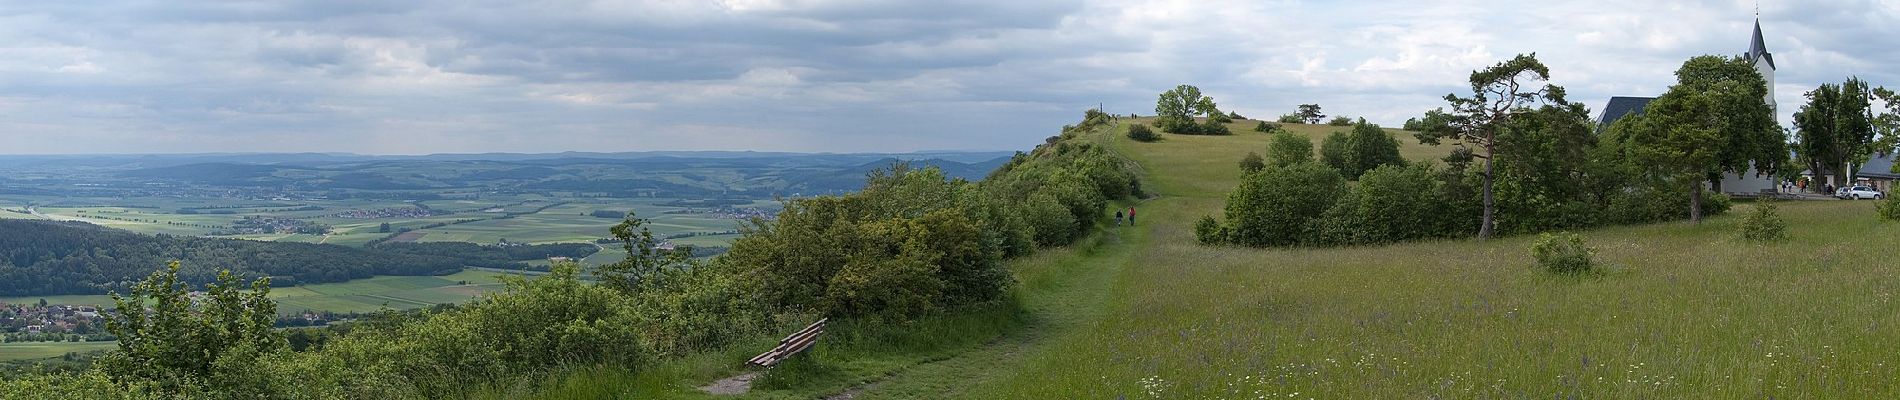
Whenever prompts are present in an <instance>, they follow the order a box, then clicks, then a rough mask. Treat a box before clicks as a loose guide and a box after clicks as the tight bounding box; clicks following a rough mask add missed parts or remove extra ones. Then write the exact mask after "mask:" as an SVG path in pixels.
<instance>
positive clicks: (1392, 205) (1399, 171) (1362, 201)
mask: <svg viewBox="0 0 1900 400" xmlns="http://www.w3.org/2000/svg"><path fill="white" fill-rule="evenodd" d="M1435 182H1436V180H1435V179H1433V171H1432V169H1431V167H1430V166H1429V165H1421V166H1397V165H1385V166H1380V167H1378V168H1374V169H1373V170H1372V171H1370V172H1366V175H1365V177H1364V178H1363V179H1360V180H1359V185H1357V186H1354V187H1352V188H1351V189H1350V190H1349V191H1348V192H1347V193H1346V194H1345V195H1344V196H1341V197H1340V199H1339V201H1338V202H1336V203H1333V206H1332V208H1329V209H1327V210H1326V213H1325V214H1323V215H1322V216H1321V217H1320V218H1319V219H1318V220H1315V221H1314V223H1313V227H1312V228H1313V229H1314V230H1315V231H1314V232H1312V236H1313V237H1314V240H1315V242H1316V244H1323V245H1357V244H1381V243H1392V242H1398V241H1403V240H1411V239H1419V238H1426V237H1433V236H1438V235H1440V234H1441V232H1438V226H1436V225H1437V224H1434V223H1432V221H1433V217H1434V215H1436V214H1437V213H1441V212H1446V211H1447V210H1446V207H1444V206H1443V205H1442V204H1441V202H1440V201H1439V197H1438V196H1437V193H1436V189H1437V188H1436V184H1435Z"/></svg>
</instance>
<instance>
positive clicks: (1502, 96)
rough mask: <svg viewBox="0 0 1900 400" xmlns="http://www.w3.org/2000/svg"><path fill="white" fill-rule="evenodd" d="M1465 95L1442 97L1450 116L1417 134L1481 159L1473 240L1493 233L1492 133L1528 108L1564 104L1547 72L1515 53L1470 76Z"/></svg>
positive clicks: (1494, 150)
mask: <svg viewBox="0 0 1900 400" xmlns="http://www.w3.org/2000/svg"><path fill="white" fill-rule="evenodd" d="M1470 81H1471V96H1470V97H1459V96H1458V95H1457V94H1447V95H1445V101H1447V102H1450V103H1451V112H1450V114H1451V115H1450V117H1448V118H1445V121H1443V123H1442V124H1439V125H1436V126H1429V127H1426V128H1428V129H1426V130H1424V131H1420V132H1419V133H1417V135H1416V136H1417V137H1418V141H1419V143H1423V144H1433V145H1435V144H1438V143H1440V142H1441V141H1443V140H1446V139H1450V140H1453V141H1455V142H1456V144H1457V145H1458V146H1460V147H1469V146H1476V147H1477V148H1479V149H1482V150H1483V152H1482V154H1479V153H1475V152H1474V153H1473V154H1472V156H1473V157H1477V158H1481V159H1484V169H1483V171H1480V172H1479V175H1480V176H1481V177H1483V178H1484V189H1483V190H1482V193H1483V197H1484V207H1483V210H1484V211H1483V214H1484V215H1483V219H1481V220H1480V223H1479V226H1478V238H1479V239H1488V238H1490V237H1491V235H1492V233H1493V232H1494V231H1495V230H1496V229H1497V200H1496V197H1495V194H1494V192H1495V190H1494V186H1495V182H1494V180H1495V179H1494V178H1495V176H1494V172H1495V170H1496V169H1495V167H1494V166H1493V164H1494V161H1496V160H1497V158H1498V157H1500V156H1508V155H1500V154H1498V151H1497V150H1498V144H1499V143H1498V141H1497V139H1498V131H1499V130H1500V129H1502V128H1503V127H1504V126H1506V125H1507V124H1509V123H1510V122H1511V119H1512V117H1513V116H1515V115H1517V114H1519V113H1523V112H1528V111H1529V110H1530V108H1531V106H1533V105H1537V104H1548V105H1568V104H1569V102H1567V101H1565V100H1564V89H1563V87H1561V86H1557V85H1552V84H1548V83H1547V82H1549V81H1550V67H1546V66H1544V63H1543V62H1541V61H1537V55H1536V54H1535V53H1532V54H1519V55H1518V56H1517V57H1515V58H1512V59H1510V60H1507V61H1504V62H1500V63H1498V64H1497V65H1493V66H1491V67H1490V68H1486V69H1484V70H1481V71H1472V72H1471V79H1470Z"/></svg>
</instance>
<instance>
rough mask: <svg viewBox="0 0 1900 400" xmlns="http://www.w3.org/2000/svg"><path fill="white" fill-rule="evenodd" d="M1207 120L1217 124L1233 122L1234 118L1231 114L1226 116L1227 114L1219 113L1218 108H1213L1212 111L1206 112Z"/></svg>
mask: <svg viewBox="0 0 1900 400" xmlns="http://www.w3.org/2000/svg"><path fill="white" fill-rule="evenodd" d="M1207 122H1213V123H1217V124H1230V123H1233V122H1234V118H1233V117H1232V116H1228V115H1227V114H1223V113H1221V112H1220V111H1219V110H1215V111H1214V112H1213V113H1211V114H1207Z"/></svg>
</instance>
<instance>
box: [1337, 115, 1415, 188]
mask: <svg viewBox="0 0 1900 400" xmlns="http://www.w3.org/2000/svg"><path fill="white" fill-rule="evenodd" d="M1342 164H1343V165H1344V166H1345V167H1346V168H1345V169H1342V170H1340V171H1339V173H1340V174H1341V175H1345V176H1346V179H1347V180H1355V181H1356V180H1359V175H1361V174H1365V173H1366V171H1371V170H1372V169H1373V168H1378V167H1379V166H1381V165H1387V164H1392V165H1405V158H1403V157H1400V156H1399V142H1398V141H1397V140H1393V139H1392V135H1390V134H1386V133H1385V129H1382V128H1379V126H1378V125H1374V124H1368V123H1364V122H1363V121H1362V122H1360V123H1359V124H1358V125H1355V126H1353V128H1352V135H1351V136H1349V137H1348V138H1347V140H1346V151H1345V160H1343V163H1342Z"/></svg>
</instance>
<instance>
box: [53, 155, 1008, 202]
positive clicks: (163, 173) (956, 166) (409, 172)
mask: <svg viewBox="0 0 1900 400" xmlns="http://www.w3.org/2000/svg"><path fill="white" fill-rule="evenodd" d="M931 154H932V155H936V156H942V157H945V158H926V159H915V158H910V157H911V156H913V155H902V156H900V155H889V154H795V153H734V152H718V153H703V152H694V153H625V154H605V153H599V154H596V153H565V154H564V155H570V156H568V157H559V158H545V156H540V155H483V156H487V157H492V158H491V159H464V158H468V157H474V155H445V156H414V157H409V156H405V157H376V158H371V159H367V160H363V159H355V158H352V157H346V156H312V155H301V156H300V157H294V158H295V159H299V160H303V161H304V162H300V163H296V164H266V163H234V162H226V161H220V162H207V163H194V164H183V165H168V166H160V167H141V168H135V169H129V170H122V171H118V172H114V173H111V174H108V175H107V176H116V177H119V178H123V179H126V180H130V181H131V182H117V183H119V184H121V185H120V186H130V187H136V186H137V184H139V183H143V182H152V181H156V182H172V183H186V184H197V185H215V186H234V187H262V188H295V189H297V190H346V191H351V190H368V191H417V190H434V189H453V188H487V189H494V190H528V191H568V192H586V193H596V194H604V195H611V196H667V197H689V198H690V197H708V196H720V197H729V196H746V197H755V198H764V197H772V196H777V195H794V194H821V193H843V192H851V191H856V190H857V189H859V188H861V187H863V185H864V176H865V174H866V173H868V172H870V171H871V170H873V169H877V168H884V167H888V166H890V165H891V164H892V163H896V162H900V161H906V162H911V163H912V164H913V165H915V166H918V167H925V166H934V167H938V168H941V169H943V171H944V173H945V175H947V176H950V177H953V178H963V179H970V180H977V179H982V177H984V176H985V175H988V174H989V172H990V171H992V170H995V169H996V168H997V167H998V166H1001V165H1002V164H1003V163H1005V162H1007V161H1008V159H1009V154H1001V153H931ZM529 156H536V157H529ZM323 157H330V158H332V159H334V160H336V161H334V162H315V163H313V162H309V161H310V160H312V159H318V158H323ZM537 157H539V158H537ZM218 158H219V159H229V158H231V157H226V156H219V157H218ZM972 159H976V160H977V161H968V160H972ZM72 182H80V181H72ZM57 183H67V182H66V181H60V182H57Z"/></svg>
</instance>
